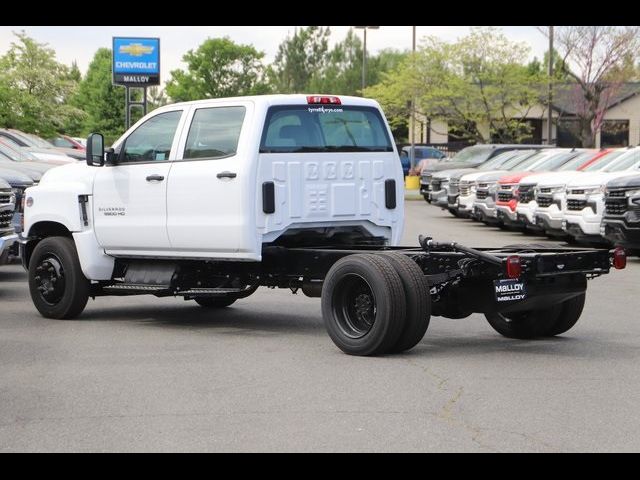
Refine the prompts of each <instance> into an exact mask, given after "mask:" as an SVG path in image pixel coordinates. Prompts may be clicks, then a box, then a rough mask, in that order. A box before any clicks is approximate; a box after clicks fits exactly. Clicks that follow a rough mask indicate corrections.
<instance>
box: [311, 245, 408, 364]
mask: <svg viewBox="0 0 640 480" xmlns="http://www.w3.org/2000/svg"><path fill="white" fill-rule="evenodd" d="M321 303H322V317H323V319H324V324H325V328H326V329H327V333H328V334H329V336H330V337H331V340H333V342H334V343H335V344H336V346H337V347H338V348H340V350H342V351H343V352H345V353H347V354H349V355H362V356H365V355H380V354H384V353H387V352H388V351H389V350H390V349H391V348H392V347H394V346H395V345H396V343H397V342H398V339H399V338H400V335H401V333H402V330H403V328H404V324H405V315H406V304H407V303H406V297H405V292H404V288H403V286H402V281H401V280H400V276H399V275H398V273H397V272H396V270H395V269H394V267H393V265H392V264H391V262H390V261H389V260H388V259H387V258H384V257H382V256H376V255H370V254H356V255H349V256H346V257H343V258H341V259H340V260H338V261H337V262H336V263H335V264H334V265H333V266H332V267H331V269H330V270H329V272H328V273H327V276H326V278H325V281H324V284H323V287H322V301H321Z"/></svg>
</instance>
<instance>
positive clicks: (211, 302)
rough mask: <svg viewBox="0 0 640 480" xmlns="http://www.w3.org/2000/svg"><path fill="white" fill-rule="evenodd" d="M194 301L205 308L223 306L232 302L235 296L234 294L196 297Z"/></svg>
mask: <svg viewBox="0 0 640 480" xmlns="http://www.w3.org/2000/svg"><path fill="white" fill-rule="evenodd" d="M194 300H195V301H196V303H197V304H198V305H200V306H201V307H205V308H224V307H228V306H229V305H231V304H232V303H234V302H235V301H236V300H237V298H236V297H235V296H233V297H232V296H228V297H196V298H194Z"/></svg>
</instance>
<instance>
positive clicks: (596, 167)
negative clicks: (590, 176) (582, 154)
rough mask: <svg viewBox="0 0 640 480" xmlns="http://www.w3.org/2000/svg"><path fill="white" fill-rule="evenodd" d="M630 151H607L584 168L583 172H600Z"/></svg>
mask: <svg viewBox="0 0 640 480" xmlns="http://www.w3.org/2000/svg"><path fill="white" fill-rule="evenodd" d="M625 153H628V150H613V151H612V152H609V153H607V154H606V155H604V156H602V157H600V158H599V159H598V160H596V161H595V162H593V163H592V164H591V165H589V166H588V167H587V168H585V169H584V170H582V171H583V172H598V171H600V170H602V169H604V168H605V167H606V166H608V165H609V164H611V163H613V161H614V160H617V159H618V158H620V156H621V155H623V154H625Z"/></svg>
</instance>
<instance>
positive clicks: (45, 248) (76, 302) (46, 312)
mask: <svg viewBox="0 0 640 480" xmlns="http://www.w3.org/2000/svg"><path fill="white" fill-rule="evenodd" d="M29 292H30V293H31V300H32V301H33V304H34V305H35V307H36V309H37V310H38V312H40V314H41V315H42V316H43V317H46V318H55V319H70V318H75V317H77V316H78V315H80V314H81V313H82V311H83V310H84V307H85V306H86V305H87V300H88V299H89V293H90V283H89V280H87V278H86V277H85V276H84V274H83V273H82V269H81V268H80V260H79V259H78V252H77V251H76V247H75V244H74V243H73V239H71V238H68V237H49V238H45V239H44V240H42V241H41V242H40V243H38V245H36V247H35V248H34V250H33V253H32V254H31V260H30V262H29Z"/></svg>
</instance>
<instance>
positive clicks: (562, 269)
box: [20, 95, 626, 355]
mask: <svg viewBox="0 0 640 480" xmlns="http://www.w3.org/2000/svg"><path fill="white" fill-rule="evenodd" d="M442 163H444V162H442ZM25 206H26V207H25V218H24V232H23V234H22V237H21V248H20V250H21V257H22V261H23V264H24V266H25V268H26V269H27V270H28V277H29V289H30V294H31V298H32V301H33V303H34V306H35V308H36V309H37V310H38V311H39V312H40V313H41V314H42V315H43V316H44V317H47V318H75V317H78V316H80V315H81V313H82V312H83V310H84V309H85V307H86V305H87V302H88V299H89V298H90V297H96V296H107V295H139V294H152V295H155V296H157V297H163V296H181V297H183V298H184V299H185V300H190V301H194V302H196V303H197V304H199V305H201V306H203V307H205V308H209V309H211V310H212V315H215V310H216V309H218V308H223V307H226V306H229V305H231V304H232V303H234V302H236V301H238V300H241V299H243V298H246V297H247V296H249V295H251V294H252V293H254V292H255V291H256V289H258V288H259V287H265V286H266V287H275V288H286V289H291V290H292V291H294V292H296V291H298V290H301V291H302V292H303V293H304V294H306V295H308V296H310V297H321V305H322V315H323V319H324V324H325V327H326V330H327V333H328V334H329V336H330V337H331V339H332V340H333V342H334V343H335V344H336V345H337V347H339V348H340V349H341V350H343V351H344V352H346V353H348V354H352V355H379V354H385V353H397V352H402V351H406V350H409V349H411V348H412V347H413V346H415V345H416V344H417V343H418V342H419V341H420V340H421V339H422V337H423V336H424V334H425V331H426V330H427V327H428V325H429V319H430V317H431V316H432V315H434V316H443V317H448V318H464V317H467V316H469V315H471V314H472V313H474V312H477V313H483V314H484V315H485V316H486V318H487V320H488V322H489V323H490V325H491V326H492V327H493V328H494V329H495V330H496V331H497V332H499V333H500V334H502V335H504V336H507V337H513V338H535V337H550V336H554V335H559V334H561V333H564V332H566V331H567V330H568V329H570V328H571V327H572V326H573V325H574V324H575V323H576V322H577V320H578V319H579V317H580V315H581V312H582V309H583V307H584V301H585V295H586V283H587V279H588V278H593V277H597V276H599V275H602V274H606V273H608V272H609V271H610V269H611V268H624V266H625V258H626V257H625V254H624V251H622V250H608V249H580V248H543V247H540V246H527V245H515V246H513V245H512V246H507V247H503V248H470V247H466V246H464V245H460V244H458V243H453V242H448V243H439V242H437V241H435V240H433V239H432V238H430V237H426V236H421V237H420V238H419V239H418V242H417V245H415V246H408V247H403V246H399V245H398V244H399V242H400V238H401V236H402V229H403V222H404V208H403V207H404V188H403V172H402V168H401V165H400V162H398V153H397V150H396V147H395V144H394V142H393V141H392V135H391V131H390V129H389V126H388V124H387V122H386V120H385V117H384V115H383V113H382V110H381V109H380V106H379V105H378V103H377V102H375V101H373V100H369V99H364V98H359V97H342V96H341V97H338V96H327V95H265V96H258V97H240V98H230V99H215V100H203V101H197V102H188V103H178V104H174V105H168V106H164V107H161V108H158V109H156V110H154V111H153V112H152V113H150V114H148V115H146V116H145V117H143V118H142V119H140V120H139V121H138V122H137V123H136V124H135V125H134V126H133V127H131V128H130V129H129V130H128V131H127V132H125V134H124V135H123V136H122V137H121V138H120V139H118V140H117V141H116V142H115V143H114V144H113V147H112V148H109V149H105V146H104V141H103V137H102V135H100V134H98V133H96V134H92V135H90V136H89V138H88V139H87V151H86V163H76V164H70V165H65V166H62V167H59V168H55V169H52V170H50V171H48V172H46V173H45V174H44V176H43V177H42V180H41V181H40V183H39V185H38V186H35V187H31V188H28V189H27V190H26V193H25ZM427 229H428V226H427Z"/></svg>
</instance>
